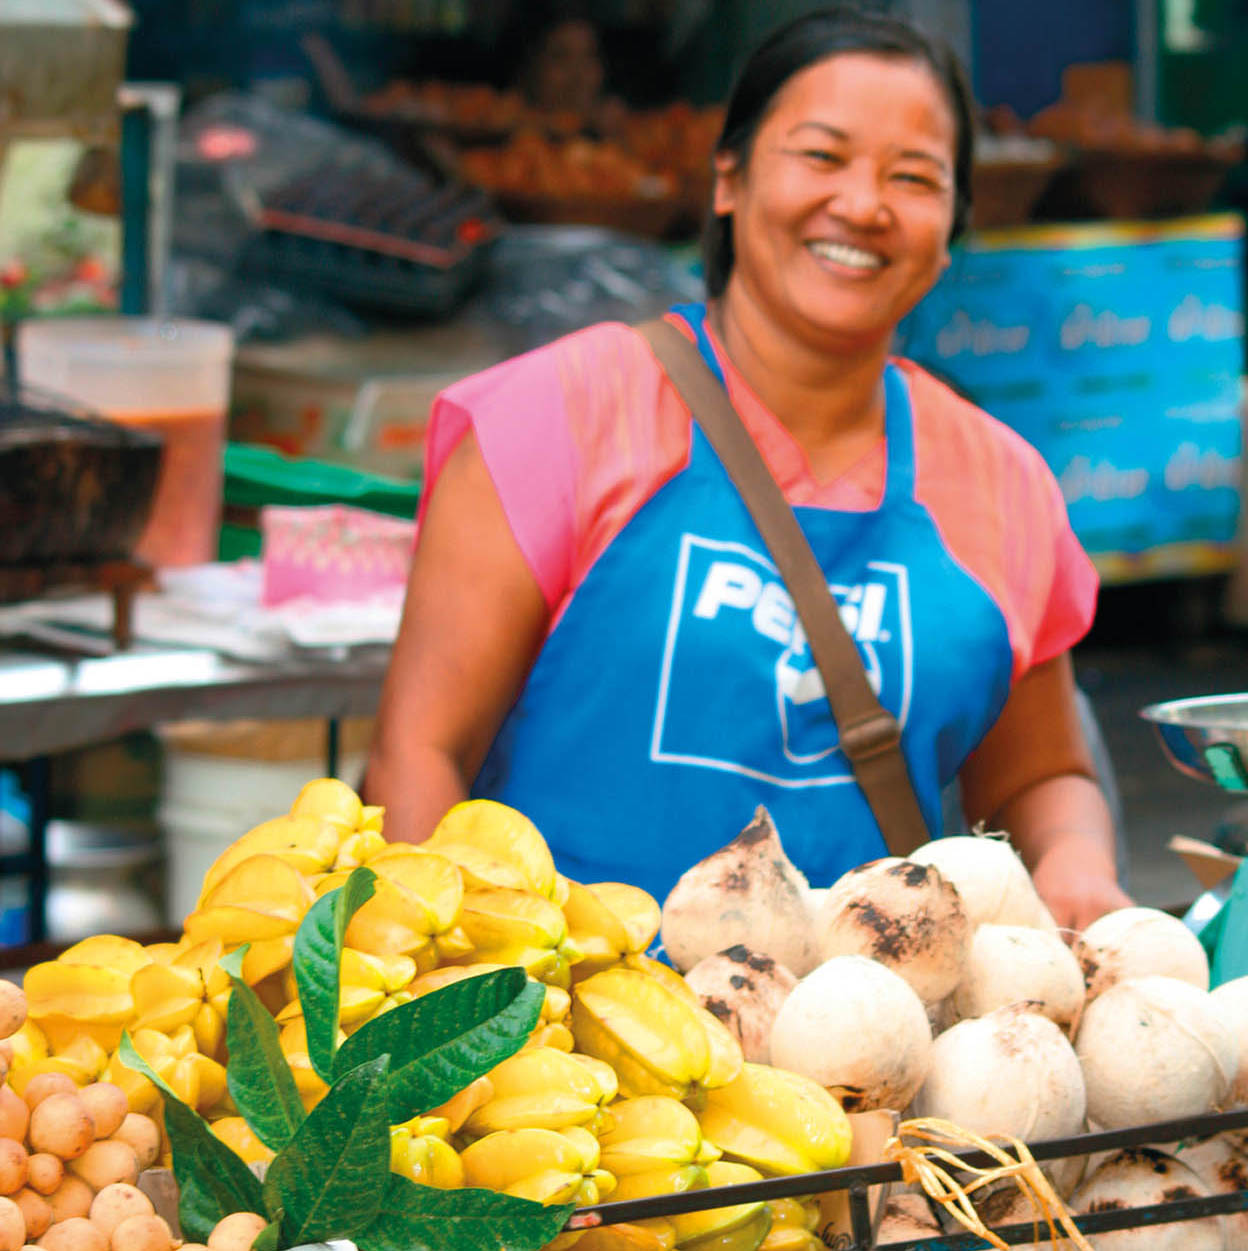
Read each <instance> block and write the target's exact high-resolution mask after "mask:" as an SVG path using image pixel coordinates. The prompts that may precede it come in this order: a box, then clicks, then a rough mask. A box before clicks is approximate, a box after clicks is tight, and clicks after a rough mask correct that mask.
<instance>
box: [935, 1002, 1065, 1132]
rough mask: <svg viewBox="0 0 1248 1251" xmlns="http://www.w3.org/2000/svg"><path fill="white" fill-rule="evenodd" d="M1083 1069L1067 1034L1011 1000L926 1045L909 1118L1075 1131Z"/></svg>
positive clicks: (987, 1128)
mask: <svg viewBox="0 0 1248 1251" xmlns="http://www.w3.org/2000/svg"><path fill="white" fill-rule="evenodd" d="M1084 1111H1085V1094H1084V1087H1083V1074H1082V1072H1081V1071H1080V1069H1079V1061H1078V1059H1077V1058H1076V1056H1075V1052H1074V1049H1073V1048H1072V1047H1071V1045H1070V1041H1069V1039H1067V1037H1066V1035H1065V1034H1063V1033H1062V1031H1061V1030H1060V1029H1058V1027H1057V1026H1056V1025H1055V1024H1054V1023H1053V1022H1052V1021H1050V1020H1049V1019H1048V1017H1045V1016H1041V1015H1039V1014H1037V1013H1035V1012H1030V1011H1028V1010H1026V1009H1025V1008H1023V1007H1021V1006H1020V1005H1018V1004H1012V1005H1010V1006H1009V1007H1006V1008H998V1009H997V1010H996V1011H995V1012H990V1013H989V1014H988V1015H987V1016H984V1017H980V1018H978V1019H976V1020H972V1021H960V1022H959V1023H958V1024H957V1025H954V1026H953V1027H952V1028H951V1029H947V1030H946V1031H945V1032H944V1033H943V1034H941V1035H940V1037H939V1038H937V1039H936V1041H935V1042H934V1043H933V1044H932V1056H931V1061H930V1063H929V1064H928V1070H927V1079H926V1081H924V1083H923V1086H922V1088H921V1089H920V1090H919V1093H918V1095H917V1096H916V1098H915V1101H914V1114H915V1115H916V1116H920V1117H924V1116H930V1117H937V1118H939V1119H941V1120H946V1121H952V1122H953V1123H954V1124H955V1125H958V1126H960V1127H961V1128H962V1129H966V1130H969V1131H971V1132H972V1133H977V1134H981V1135H987V1134H1005V1135H1008V1136H1010V1137H1012V1138H1021V1139H1024V1140H1026V1141H1033V1140H1036V1139H1044V1138H1065V1137H1067V1136H1069V1135H1071V1134H1077V1133H1078V1132H1079V1131H1080V1130H1081V1129H1082V1128H1083V1118H1084Z"/></svg>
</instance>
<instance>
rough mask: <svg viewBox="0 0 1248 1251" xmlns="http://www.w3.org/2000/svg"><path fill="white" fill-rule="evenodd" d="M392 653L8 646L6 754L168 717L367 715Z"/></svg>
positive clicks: (0, 656)
mask: <svg viewBox="0 0 1248 1251" xmlns="http://www.w3.org/2000/svg"><path fill="white" fill-rule="evenodd" d="M388 659H389V650H388V649H387V648H370V649H367V650H361V651H360V652H358V653H353V654H351V655H349V656H347V657H346V658H344V659H341V660H337V661H322V660H317V661H315V662H313V661H304V660H291V661H283V662H281V663H272V664H254V663H242V662H238V661H234V660H230V659H227V658H226V657H224V656H221V655H220V654H219V653H217V652H213V651H209V650H207V649H203V648H189V647H159V646H154V645H147V644H138V645H135V646H134V647H132V648H131V649H129V650H128V651H124V652H119V653H115V654H113V655H110V656H103V657H90V658H78V657H68V656H62V655H57V654H53V653H42V652H37V651H22V650H12V649H10V650H0V760H4V761H13V762H16V761H22V760H29V759H32V758H34V757H36V756H45V755H51V754H55V753H56V752H61V751H70V750H72V749H74V748H77V747H83V746H86V745H87V744H89V743H96V742H101V741H103V740H106V739H110V738H116V737H118V736H119V735H122V734H127V733H129V732H131V731H133V730H144V729H149V728H151V727H153V726H156V725H159V724H161V723H162V722H171V721H186V720H201V719H204V720H213V721H220V720H230V719H234V718H275V717H281V718H286V717H291V718H297V717H316V718H322V719H340V718H343V717H353V716H368V715H370V714H371V713H373V712H375V711H376V708H377V701H378V697H379V695H380V692H381V681H382V677H383V676H384V674H385V668H386V664H387V661H388Z"/></svg>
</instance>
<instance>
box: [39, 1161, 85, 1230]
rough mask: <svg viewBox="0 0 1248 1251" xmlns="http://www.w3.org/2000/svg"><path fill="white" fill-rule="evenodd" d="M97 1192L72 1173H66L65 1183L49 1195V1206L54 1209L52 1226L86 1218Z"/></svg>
mask: <svg viewBox="0 0 1248 1251" xmlns="http://www.w3.org/2000/svg"><path fill="white" fill-rule="evenodd" d="M94 1198H95V1191H94V1190H92V1189H91V1187H90V1186H88V1185H87V1183H86V1182H84V1181H83V1180H82V1178H81V1177H75V1176H74V1175H73V1174H72V1173H66V1175H65V1179H64V1181H62V1182H61V1184H60V1185H59V1186H57V1188H56V1189H55V1190H54V1191H53V1192H52V1193H51V1194H50V1195H48V1205H49V1206H50V1207H51V1209H52V1224H54V1225H57V1224H59V1223H60V1222H61V1221H67V1220H70V1219H71V1218H73V1217H75V1216H84V1217H85V1216H86V1214H87V1213H88V1212H90V1211H91V1200H92V1199H94Z"/></svg>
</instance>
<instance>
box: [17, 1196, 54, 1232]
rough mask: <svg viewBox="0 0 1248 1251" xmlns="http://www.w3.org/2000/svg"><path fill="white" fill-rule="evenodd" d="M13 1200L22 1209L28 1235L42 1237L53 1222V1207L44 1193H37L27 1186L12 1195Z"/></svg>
mask: <svg viewBox="0 0 1248 1251" xmlns="http://www.w3.org/2000/svg"><path fill="white" fill-rule="evenodd" d="M11 1198H12V1199H13V1202H14V1203H16V1204H17V1206H18V1207H19V1208H21V1210H22V1219H23V1220H24V1221H25V1222H26V1237H27V1238H40V1237H42V1236H43V1234H44V1232H45V1230H46V1229H47V1228H48V1226H49V1225H51V1224H52V1208H51V1206H50V1205H49V1203H48V1201H47V1200H46V1199H45V1198H44V1197H43V1195H40V1194H36V1193H35V1192H34V1191H33V1190H31V1189H29V1188H27V1189H25V1190H19V1191H18V1192H17V1194H15V1195H12V1196H11Z"/></svg>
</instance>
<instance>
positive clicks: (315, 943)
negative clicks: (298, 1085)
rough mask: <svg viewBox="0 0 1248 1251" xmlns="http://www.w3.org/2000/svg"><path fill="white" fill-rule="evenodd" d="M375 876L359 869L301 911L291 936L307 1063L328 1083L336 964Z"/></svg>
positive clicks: (335, 1022) (334, 1021) (334, 1031)
mask: <svg viewBox="0 0 1248 1251" xmlns="http://www.w3.org/2000/svg"><path fill="white" fill-rule="evenodd" d="M376 880H377V875H376V874H375V873H374V872H373V871H372V869H366V868H363V867H360V868H358V869H355V870H354V871H353V872H352V874H351V876H350V877H349V878H347V880H346V881H345V882H344V883H343V884H342V885H341V886H339V887H336V888H335V889H334V890H331V891H327V892H326V893H325V894H324V895H322V896H321V898H320V899H318V900H317V901H316V903H314V904H313V905H312V906H311V907H310V908H309V909H308V911H307V913H306V915H305V916H304V918H303V920H302V921H301V922H300V923H299V929H298V930H297V931H296V932H295V954H294V969H295V984H296V985H297V986H298V987H299V1003H300V1006H301V1007H302V1008H303V1020H304V1024H305V1025H306V1026H307V1031H308V1059H309V1060H310V1061H311V1062H312V1067H313V1069H315V1070H316V1075H317V1076H318V1077H319V1078H320V1079H321V1080H322V1081H324V1082H329V1081H332V1080H333V1078H332V1072H333V1064H334V1052H335V1051H336V1050H337V1047H338V963H339V961H340V959H341V957H342V945H343V937H344V935H345V934H346V932H347V926H348V925H349V924H350V923H351V918H352V917H353V916H355V914H356V912H358V911H359V909H360V907H361V906H362V905H363V904H365V903H367V902H368V900H369V899H370V898H371V897H372V894H373V890H374V887H375V883H376Z"/></svg>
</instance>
